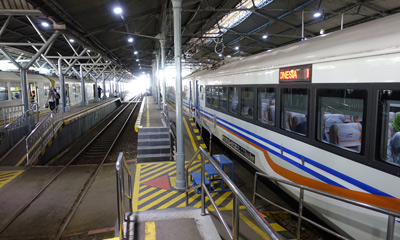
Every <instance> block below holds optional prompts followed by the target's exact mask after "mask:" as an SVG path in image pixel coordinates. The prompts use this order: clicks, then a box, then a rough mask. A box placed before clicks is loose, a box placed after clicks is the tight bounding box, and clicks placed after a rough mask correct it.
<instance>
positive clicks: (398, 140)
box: [386, 132, 400, 165]
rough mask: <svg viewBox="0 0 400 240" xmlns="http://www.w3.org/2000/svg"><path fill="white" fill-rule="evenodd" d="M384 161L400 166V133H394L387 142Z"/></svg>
mask: <svg viewBox="0 0 400 240" xmlns="http://www.w3.org/2000/svg"><path fill="white" fill-rule="evenodd" d="M386 161H387V162H388V163H392V164H396V165H400V132H396V133H395V134H394V135H393V137H392V138H391V139H390V140H389V142H388V146H387V159H386Z"/></svg>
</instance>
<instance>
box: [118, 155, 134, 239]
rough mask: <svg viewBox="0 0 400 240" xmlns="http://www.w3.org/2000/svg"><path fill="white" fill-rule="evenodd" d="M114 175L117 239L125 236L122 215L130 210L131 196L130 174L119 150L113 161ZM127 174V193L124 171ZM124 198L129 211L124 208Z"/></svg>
mask: <svg viewBox="0 0 400 240" xmlns="http://www.w3.org/2000/svg"><path fill="white" fill-rule="evenodd" d="M115 169H116V175H117V207H118V219H117V226H116V230H117V229H118V232H119V239H125V238H126V236H125V235H126V231H125V229H124V224H123V222H124V215H125V213H126V212H132V209H133V207H132V198H133V184H132V174H131V171H130V170H129V167H128V164H127V163H126V160H125V157H124V153H123V152H120V153H119V155H118V159H117V162H116V163H115ZM124 172H126V173H127V174H128V179H127V180H128V193H127V192H126V191H125V175H124V174H125V173H124ZM126 199H128V205H129V211H127V210H126V209H125V205H126Z"/></svg>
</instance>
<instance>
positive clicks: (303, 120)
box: [281, 88, 309, 136]
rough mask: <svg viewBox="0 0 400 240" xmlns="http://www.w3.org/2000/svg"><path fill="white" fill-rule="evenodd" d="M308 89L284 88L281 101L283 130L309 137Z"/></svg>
mask: <svg viewBox="0 0 400 240" xmlns="http://www.w3.org/2000/svg"><path fill="white" fill-rule="evenodd" d="M308 95H309V90H308V89H299V88H283V89H282V99H281V101H282V102H281V106H282V108H281V119H282V121H281V128H283V129H285V130H287V131H291V132H295V133H298V134H300V135H303V136H306V135H307V122H308V116H307V113H308Z"/></svg>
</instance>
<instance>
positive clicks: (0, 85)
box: [0, 82, 8, 101]
mask: <svg viewBox="0 0 400 240" xmlns="http://www.w3.org/2000/svg"><path fill="white" fill-rule="evenodd" d="M4 100H8V89H7V83H6V82H0V101H4Z"/></svg>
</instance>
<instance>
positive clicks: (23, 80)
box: [20, 68, 29, 112]
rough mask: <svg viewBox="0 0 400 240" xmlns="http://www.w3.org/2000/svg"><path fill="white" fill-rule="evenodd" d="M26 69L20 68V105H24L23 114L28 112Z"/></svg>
mask: <svg viewBox="0 0 400 240" xmlns="http://www.w3.org/2000/svg"><path fill="white" fill-rule="evenodd" d="M26 71H27V70H26V69H24V68H22V69H21V70H20V73H21V90H22V103H23V104H24V112H26V111H28V110H29V95H28V81H27V80H26V78H27V76H26Z"/></svg>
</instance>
